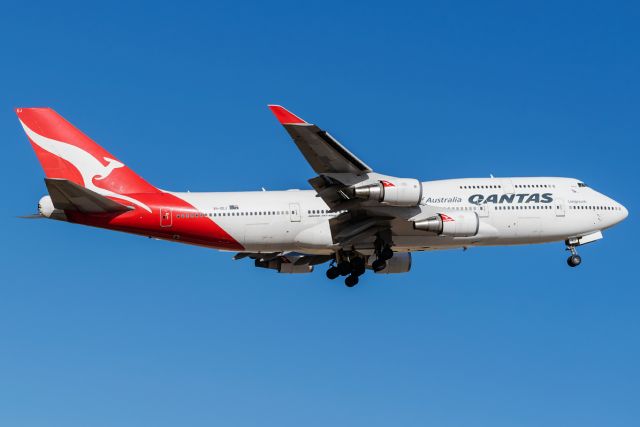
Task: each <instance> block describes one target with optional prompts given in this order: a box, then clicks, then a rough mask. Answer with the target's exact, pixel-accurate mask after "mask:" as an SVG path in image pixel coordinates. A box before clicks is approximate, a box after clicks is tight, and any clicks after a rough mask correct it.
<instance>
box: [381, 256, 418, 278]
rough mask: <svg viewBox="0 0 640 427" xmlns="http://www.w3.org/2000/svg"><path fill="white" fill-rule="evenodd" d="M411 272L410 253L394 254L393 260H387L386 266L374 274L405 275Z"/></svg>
mask: <svg viewBox="0 0 640 427" xmlns="http://www.w3.org/2000/svg"><path fill="white" fill-rule="evenodd" d="M409 270H411V253H409V252H395V253H394V254H393V258H391V259H388V260H387V266H386V267H385V268H384V269H382V270H380V271H376V274H396V273H407V272H409Z"/></svg>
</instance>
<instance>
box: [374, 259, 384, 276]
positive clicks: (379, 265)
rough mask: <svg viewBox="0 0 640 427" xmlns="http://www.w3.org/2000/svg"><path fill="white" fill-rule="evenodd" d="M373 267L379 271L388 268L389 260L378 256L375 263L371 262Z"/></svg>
mask: <svg viewBox="0 0 640 427" xmlns="http://www.w3.org/2000/svg"><path fill="white" fill-rule="evenodd" d="M371 268H372V269H373V271H375V272H376V273H377V272H379V271H382V270H384V269H385V268H387V262H386V261H385V260H383V259H380V258H378V259H377V260H375V261H373V263H372V264H371Z"/></svg>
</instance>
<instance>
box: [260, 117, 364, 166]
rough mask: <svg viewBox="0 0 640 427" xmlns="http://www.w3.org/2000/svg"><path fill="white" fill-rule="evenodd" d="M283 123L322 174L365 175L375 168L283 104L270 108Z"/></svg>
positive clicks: (300, 148) (303, 152)
mask: <svg viewBox="0 0 640 427" xmlns="http://www.w3.org/2000/svg"><path fill="white" fill-rule="evenodd" d="M269 108H270V109H271V111H272V112H273V114H274V115H275V116H276V118H277V119H278V121H279V122H280V124H282V126H284V128H285V129H286V130H287V132H289V135H291V138H293V142H295V143H296V145H297V146H298V149H299V150H300V152H302V155H303V156H304V157H305V159H307V162H309V165H311V167H312V168H313V170H314V171H315V172H316V173H317V174H319V175H322V174H326V173H353V174H356V175H361V174H363V173H368V172H371V168H370V167H369V166H367V165H366V164H365V163H364V162H363V161H362V160H360V159H359V158H357V157H356V156H355V155H354V154H353V153H352V152H350V151H349V150H347V149H346V148H345V147H344V146H343V145H342V144H340V143H339V142H338V141H337V140H336V139H335V138H333V137H332V136H331V135H329V133H328V132H327V131H325V130H322V129H320V128H319V127H318V126H316V125H314V124H311V123H307V122H305V121H304V120H302V119H301V118H300V117H298V116H296V115H295V114H293V113H291V112H290V111H288V110H287V109H285V108H284V107H282V106H280V105H269Z"/></svg>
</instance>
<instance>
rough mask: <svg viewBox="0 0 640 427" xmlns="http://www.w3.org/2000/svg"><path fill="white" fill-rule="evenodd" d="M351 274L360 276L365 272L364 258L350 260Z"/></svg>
mask: <svg viewBox="0 0 640 427" xmlns="http://www.w3.org/2000/svg"><path fill="white" fill-rule="evenodd" d="M351 269H352V274H355V275H356V276H362V275H363V274H364V272H365V264H364V258H353V259H352V260H351Z"/></svg>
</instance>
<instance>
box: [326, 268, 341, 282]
mask: <svg viewBox="0 0 640 427" xmlns="http://www.w3.org/2000/svg"><path fill="white" fill-rule="evenodd" d="M339 275H340V270H338V267H335V266H334V267H331V268H329V269H328V270H327V278H328V279H329V280H333V279H335V278H337V277H338V276H339Z"/></svg>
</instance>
